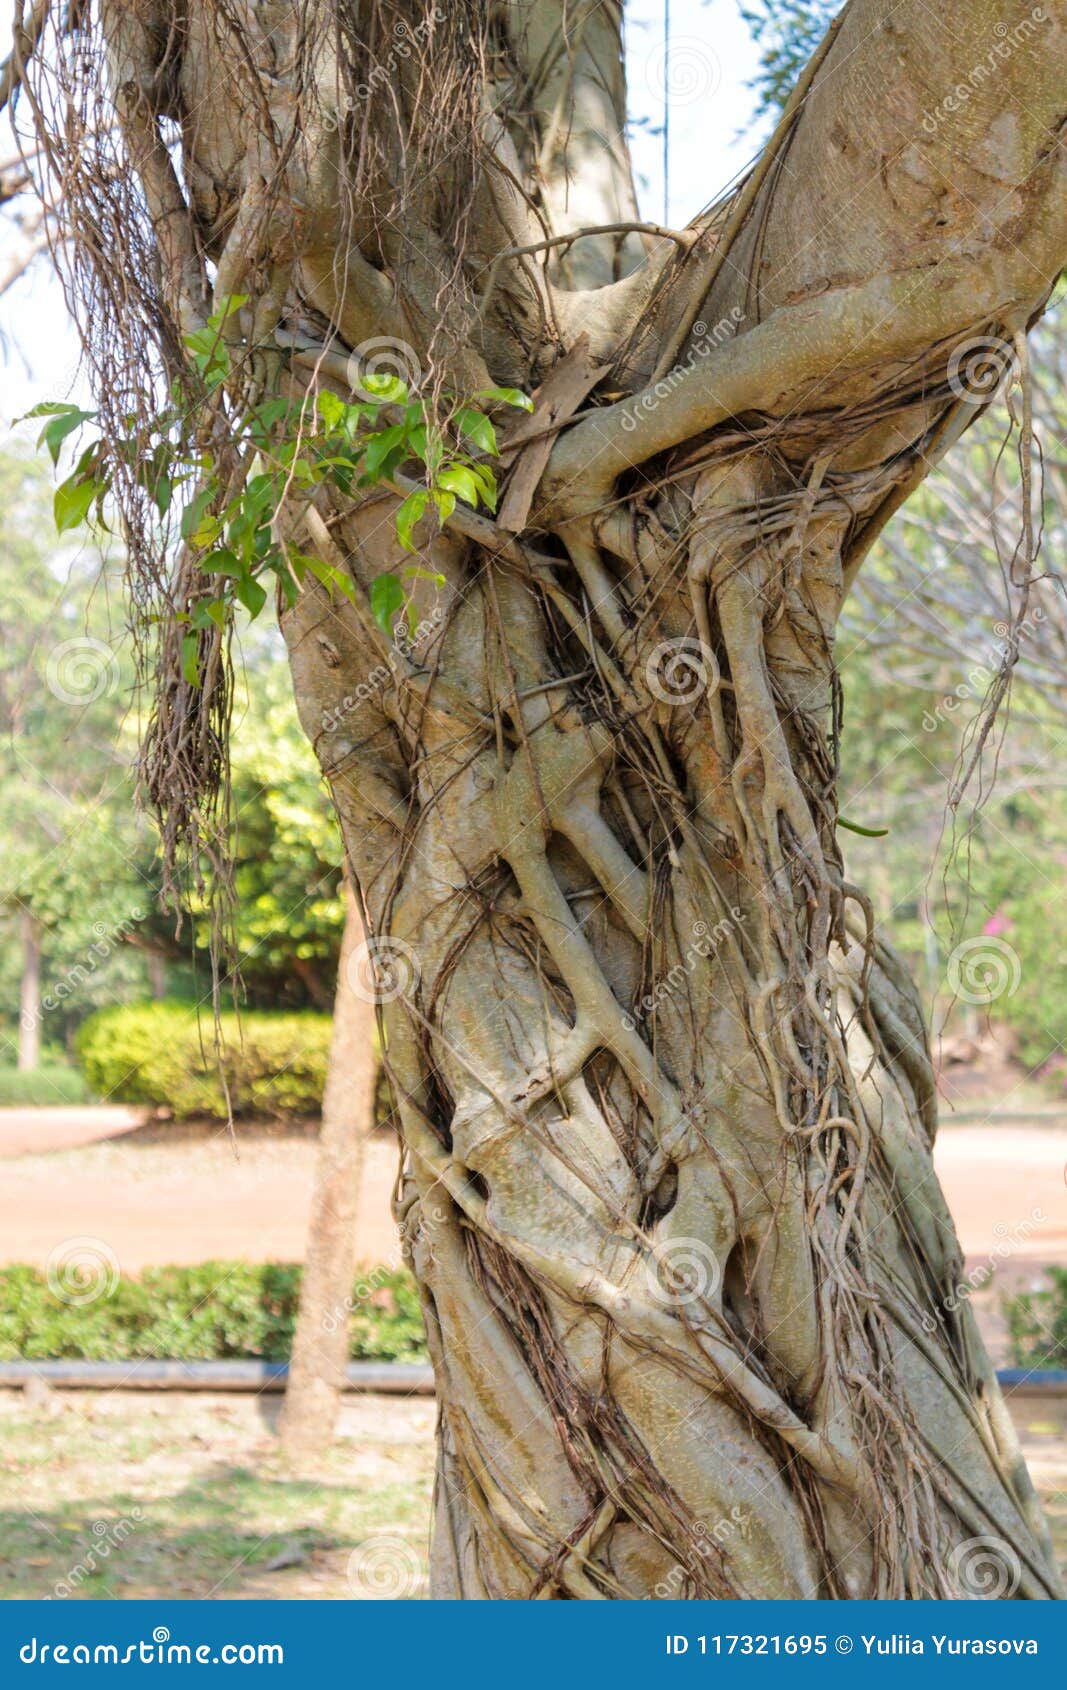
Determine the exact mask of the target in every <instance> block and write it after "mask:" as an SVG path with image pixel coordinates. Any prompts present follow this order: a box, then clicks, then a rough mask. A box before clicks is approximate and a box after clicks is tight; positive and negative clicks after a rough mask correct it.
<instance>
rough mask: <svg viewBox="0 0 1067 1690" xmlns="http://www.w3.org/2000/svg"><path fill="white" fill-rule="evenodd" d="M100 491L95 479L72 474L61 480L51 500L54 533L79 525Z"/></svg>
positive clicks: (99, 485) (60, 532) (101, 490)
mask: <svg viewBox="0 0 1067 1690" xmlns="http://www.w3.org/2000/svg"><path fill="white" fill-rule="evenodd" d="M102 492H103V486H102V484H101V483H100V482H98V481H96V480H95V479H87V480H79V479H78V478H77V476H76V475H72V476H71V477H70V479H69V480H67V481H61V482H60V484H59V486H58V487H57V488H56V491H55V498H54V499H53V501H52V509H53V512H54V514H55V519H56V533H57V534H65V533H66V532H67V530H68V529H70V528H78V527H80V526H81V524H82V523H83V522H84V521H85V519H86V517H87V516H88V514H89V507H90V505H91V504H92V502H93V500H94V499H95V498H96V496H97V494H98V493H102Z"/></svg>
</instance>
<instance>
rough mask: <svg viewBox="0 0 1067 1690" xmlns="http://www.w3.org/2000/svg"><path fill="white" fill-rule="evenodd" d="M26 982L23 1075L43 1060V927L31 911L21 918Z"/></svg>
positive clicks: (22, 995)
mask: <svg viewBox="0 0 1067 1690" xmlns="http://www.w3.org/2000/svg"><path fill="white" fill-rule="evenodd" d="M19 931H20V935H21V938H22V980H21V983H20V986H19V1049H18V1066H19V1069H20V1070H21V1071H22V1072H23V1073H27V1072H29V1071H31V1070H32V1069H34V1068H36V1067H37V1066H38V1065H39V1063H40V1060H41V924H40V922H39V921H38V920H37V919H36V917H35V916H34V915H33V914H32V912H31V911H30V910H28V909H24V910H23V912H22V915H21V917H20V918H19Z"/></svg>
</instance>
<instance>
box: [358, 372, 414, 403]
mask: <svg viewBox="0 0 1067 1690" xmlns="http://www.w3.org/2000/svg"><path fill="white" fill-rule="evenodd" d="M359 385H360V387H361V388H362V389H363V392H364V393H369V394H370V395H371V397H372V398H373V399H376V400H377V401H378V403H379V404H381V405H402V404H403V403H404V401H405V399H406V398H407V396H408V390H407V384H406V382H402V381H401V379H400V377H399V376H390V375H383V374H378V373H377V372H375V373H373V374H367V375H365V376H361V377H360V379H359Z"/></svg>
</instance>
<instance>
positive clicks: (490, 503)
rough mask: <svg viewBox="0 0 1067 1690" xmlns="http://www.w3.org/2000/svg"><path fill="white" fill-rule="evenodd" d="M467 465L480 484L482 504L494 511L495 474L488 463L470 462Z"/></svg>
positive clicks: (495, 493)
mask: <svg viewBox="0 0 1067 1690" xmlns="http://www.w3.org/2000/svg"><path fill="white" fill-rule="evenodd" d="M469 467H470V472H471V474H472V475H473V476H474V477H475V479H476V480H477V481H478V482H479V483H480V484H481V489H482V503H483V505H485V506H487V507H488V509H489V510H491V511H494V512H495V510H496V497H497V488H496V476H495V475H494V474H493V472H492V470H491V469H490V468H489V465H488V464H471V465H470V466H469Z"/></svg>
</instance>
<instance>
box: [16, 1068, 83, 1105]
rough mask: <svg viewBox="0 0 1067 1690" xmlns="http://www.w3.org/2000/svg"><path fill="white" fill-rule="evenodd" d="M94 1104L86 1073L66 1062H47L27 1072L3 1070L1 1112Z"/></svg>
mask: <svg viewBox="0 0 1067 1690" xmlns="http://www.w3.org/2000/svg"><path fill="white" fill-rule="evenodd" d="M92 1101H93V1096H92V1092H91V1091H90V1090H89V1087H88V1085H87V1084H86V1081H85V1076H84V1074H80V1073H79V1072H78V1070H77V1068H70V1067H68V1066H67V1065H66V1064H65V1063H62V1062H55V1063H52V1062H50V1063H45V1064H43V1065H42V1066H41V1067H40V1068H31V1069H29V1070H28V1071H26V1072H23V1071H22V1070H20V1069H18V1068H0V1109H17V1108H26V1109H35V1108H39V1107H42V1106H45V1105H48V1104H61V1103H91V1102H92Z"/></svg>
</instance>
